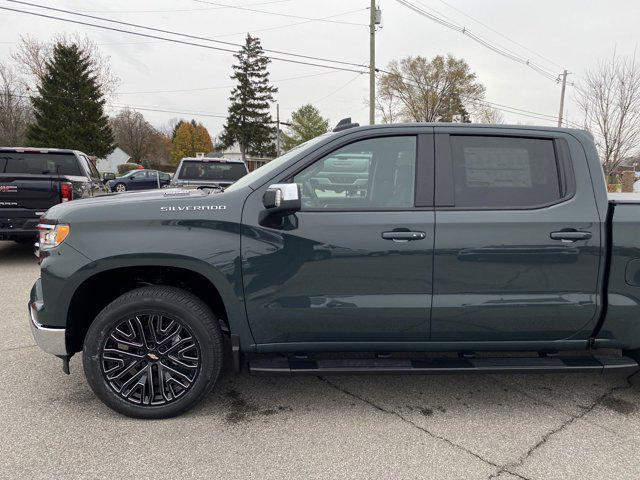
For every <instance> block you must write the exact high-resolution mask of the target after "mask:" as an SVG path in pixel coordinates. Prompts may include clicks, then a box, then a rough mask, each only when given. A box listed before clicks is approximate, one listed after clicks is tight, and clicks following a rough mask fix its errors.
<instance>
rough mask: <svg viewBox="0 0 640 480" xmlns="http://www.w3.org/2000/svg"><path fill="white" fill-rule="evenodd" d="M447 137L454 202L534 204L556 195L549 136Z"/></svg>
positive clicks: (558, 193)
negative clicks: (451, 166) (450, 158)
mask: <svg viewBox="0 0 640 480" xmlns="http://www.w3.org/2000/svg"><path fill="white" fill-rule="evenodd" d="M450 138H451V156H452V161H453V176H454V189H455V206H456V207H462V208H464V207H468V208H502V209H504V208H533V207H539V206H543V205H547V204H551V203H555V202H558V201H559V200H560V198H561V188H560V177H559V171H558V163H557V160H556V153H555V148H554V143H553V140H551V139H537V138H514V137H489V136H487V137H484V136H482V137H481V136H477V137H476V136H451V137H450Z"/></svg>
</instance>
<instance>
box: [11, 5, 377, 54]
mask: <svg viewBox="0 0 640 480" xmlns="http://www.w3.org/2000/svg"><path fill="white" fill-rule="evenodd" d="M281 1H291V0H281ZM214 8H215V9H220V8H224V7H214ZM202 10H207V9H202ZM363 10H367V9H366V8H357V9H355V10H347V11H345V12H340V13H336V14H333V15H328V16H326V17H322V19H328V18H337V17H342V16H345V15H350V14H352V13H357V12H361V11H363ZM83 13H84V12H83ZM314 21H315V20H305V21H302V22H294V23H285V24H284V25H276V26H275V27H265V28H258V29H252V30H251V32H252V33H260V32H270V31H272V30H281V29H283V28H289V27H297V26H298V25H306V24H307V23H313V22H314ZM246 34H247V30H246V29H245V30H242V31H238V32H230V33H218V34H216V35H211V36H210V37H208V38H211V39H214V38H223V37H234V36H236V35H246ZM165 42H166V40H158V41H153V42H107V43H98V44H96V45H98V46H108V45H151V44H159V43H165ZM17 43H18V42H0V44H7V45H16V44H17Z"/></svg>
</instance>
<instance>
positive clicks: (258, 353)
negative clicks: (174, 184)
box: [29, 122, 640, 418]
mask: <svg viewBox="0 0 640 480" xmlns="http://www.w3.org/2000/svg"><path fill="white" fill-rule="evenodd" d="M349 127H352V128H349ZM337 130H338V131H334V132H333V133H330V134H327V135H323V136H321V137H318V138H315V139H313V140H311V141H309V142H307V143H305V144H303V145H302V146H300V147H299V148H296V149H294V150H292V151H290V152H288V153H286V154H285V155H283V156H281V157H279V158H277V159H276V160H273V161H272V162H270V163H268V164H266V165H265V166H263V167H261V168H259V169H258V170H256V171H254V172H251V173H250V174H248V175H247V176H245V177H243V178H241V179H240V180H238V181H237V182H236V183H234V184H233V185H231V186H230V187H228V188H227V189H226V190H225V191H224V192H223V193H222V192H220V191H217V190H204V191H201V190H179V189H168V190H164V191H154V192H141V193H125V194H121V195H116V196H112V197H108V198H100V199H89V200H80V201H77V202H75V201H74V202H72V203H67V204H62V205H58V206H55V207H53V208H52V209H50V210H49V211H48V212H47V213H46V216H45V218H44V220H43V224H45V225H46V228H45V229H44V230H43V231H42V232H41V241H40V244H41V267H42V272H41V278H40V279H39V280H38V281H37V282H36V284H35V285H34V287H33V290H32V291H31V299H30V303H29V310H30V315H31V319H30V323H31V326H32V329H33V333H34V335H35V338H36V341H37V343H38V344H39V345H40V346H41V347H42V348H43V349H44V350H46V351H47V352H49V353H52V354H54V355H57V356H59V357H61V358H62V359H63V368H64V369H65V370H66V371H67V372H68V366H69V363H68V361H69V357H70V356H71V355H73V354H74V353H76V352H79V351H81V350H82V351H83V363H84V370H85V374H86V378H87V380H88V382H89V384H90V385H91V387H92V388H93V390H94V392H95V393H96V394H97V396H98V397H99V398H100V399H102V400H103V401H104V402H105V403H106V404H107V405H109V406H110V407H111V408H113V409H114V410H117V411H118V412H122V413H124V414H126V415H130V416H134V417H145V418H158V417H168V416H172V415H177V414H179V413H181V412H184V411H185V410H187V409H188V408H190V407H192V406H193V405H194V404H195V403H197V402H198V401H199V400H201V399H202V398H203V397H204V396H205V395H207V392H209V391H210V390H211V389H212V388H213V386H214V385H215V383H216V380H217V378H218V375H219V373H220V368H221V365H222V362H223V358H229V359H230V361H232V362H233V366H234V368H235V370H236V371H240V370H241V369H242V368H243V367H245V366H247V367H248V369H249V371H250V372H251V373H254V374H261V375H263V374H284V375H290V374H311V375H326V374H338V373H348V374H353V373H394V374H397V373H443V372H445V373H449V372H451V373H453V372H467V373H468V372H482V373H487V372H560V373H564V372H586V371H594V372H605V371H609V370H616V371H623V370H624V371H626V370H635V369H637V368H638V359H639V358H640V355H639V349H640V235H638V232H639V231H640V196H637V195H633V194H629V195H628V196H615V197H611V198H609V197H608V196H607V190H606V187H605V182H604V178H603V174H602V169H601V166H600V164H599V162H598V155H597V153H596V150H595V148H594V143H593V140H592V137H591V136H590V135H589V134H588V133H586V132H584V131H580V130H570V129H557V128H543V127H529V126H526V127H525V126H500V127H497V126H482V125H464V124H452V125H449V124H408V125H384V126H382V125H381V126H368V127H356V126H353V125H351V124H349V122H346V123H343V122H341V124H340V128H338V129H337ZM336 158H339V159H341V161H345V162H348V161H349V160H348V159H349V158H354V159H356V161H355V163H358V164H360V163H362V159H363V158H366V159H367V161H366V162H365V163H366V168H352V169H350V172H349V175H348V177H349V179H350V180H348V179H347V178H346V177H347V176H345V178H344V179H340V180H339V183H340V185H341V187H340V188H338V189H327V188H326V187H327V185H326V184H322V182H320V183H319V182H317V181H316V180H317V179H318V178H323V175H322V172H327V171H334V170H335V168H334V167H335V163H336ZM327 162H329V163H330V165H326V163H327ZM332 169H333V170H332ZM358 174H360V175H361V177H362V179H366V182H364V183H363V182H362V181H361V178H360V177H358ZM348 181H351V182H353V183H354V185H357V189H354V190H357V192H358V194H356V195H354V194H350V193H349V191H350V188H348V185H347V186H345V182H348ZM132 195H135V199H136V202H131V201H130V198H128V197H130V196H132ZM227 346H228V348H229V350H230V354H229V355H228V356H225V357H223V353H224V352H225V349H226V348H227ZM492 352H498V353H492Z"/></svg>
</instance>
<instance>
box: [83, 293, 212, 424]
mask: <svg viewBox="0 0 640 480" xmlns="http://www.w3.org/2000/svg"><path fill="white" fill-rule="evenodd" d="M223 349H224V346H223V341H222V331H221V329H220V324H219V322H218V320H217V319H216V317H215V315H214V314H213V312H212V311H211V309H210V308H209V307H208V306H207V305H206V304H205V303H204V302H203V301H202V300H200V299H199V298H198V297H196V296H195V295H193V294H192V293H190V292H187V291H185V290H182V289H179V288H176V287H171V286H164V285H155V286H147V287H141V288H138V289H135V290H131V291H129V292H127V293H125V294H123V295H121V296H120V297H118V298H116V299H115V300H114V301H112V302H111V303H110V304H109V305H107V306H106V307H105V308H104V309H103V310H102V311H101V312H100V313H99V314H98V316H97V317H96V318H95V320H93V322H92V323H91V325H90V327H89V330H88V331H87V334H86V336H85V338H84V346H83V350H82V362H83V365H84V372H85V376H86V377H87V382H88V383H89V385H90V386H91V389H92V390H93V391H94V392H95V394H96V395H97V396H98V398H100V400H102V401H103V402H104V403H105V404H106V405H107V406H109V407H110V408H112V409H113V410H115V411H117V412H120V413H122V414H124V415H127V416H130V417H135V418H168V417H174V416H176V415H180V414H181V413H184V412H186V411H187V410H189V409H190V408H192V407H193V406H194V405H196V404H197V403H198V402H199V401H200V400H202V398H204V397H205V396H206V395H207V394H208V393H209V392H210V391H211V389H212V388H213V386H214V385H215V383H216V381H217V379H218V376H219V375H220V370H221V367H222V358H223Z"/></svg>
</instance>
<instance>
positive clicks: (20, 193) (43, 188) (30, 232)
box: [0, 147, 107, 242]
mask: <svg viewBox="0 0 640 480" xmlns="http://www.w3.org/2000/svg"><path fill="white" fill-rule="evenodd" d="M105 193H107V191H106V188H105V186H104V183H103V182H102V180H101V179H100V175H99V174H98V171H97V170H96V167H95V166H94V165H93V163H92V162H91V161H90V160H89V159H88V158H87V156H86V155H85V154H84V153H82V152H78V151H76V150H61V149H56V148H9V147H0V240H15V241H17V242H32V241H33V240H34V239H35V238H36V237H37V230H36V227H37V225H38V219H39V218H40V216H41V215H43V214H44V212H46V211H47V209H49V208H50V207H52V206H53V205H55V204H57V203H64V202H68V201H70V200H74V199H77V198H87V197H93V196H96V195H102V194H105Z"/></svg>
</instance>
